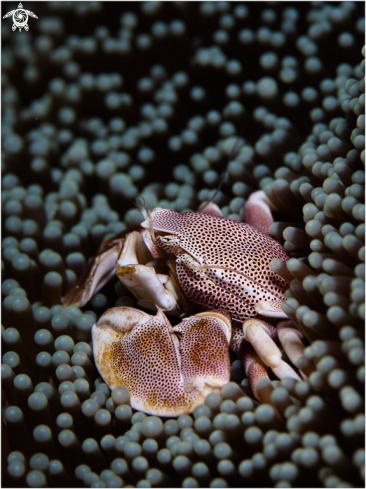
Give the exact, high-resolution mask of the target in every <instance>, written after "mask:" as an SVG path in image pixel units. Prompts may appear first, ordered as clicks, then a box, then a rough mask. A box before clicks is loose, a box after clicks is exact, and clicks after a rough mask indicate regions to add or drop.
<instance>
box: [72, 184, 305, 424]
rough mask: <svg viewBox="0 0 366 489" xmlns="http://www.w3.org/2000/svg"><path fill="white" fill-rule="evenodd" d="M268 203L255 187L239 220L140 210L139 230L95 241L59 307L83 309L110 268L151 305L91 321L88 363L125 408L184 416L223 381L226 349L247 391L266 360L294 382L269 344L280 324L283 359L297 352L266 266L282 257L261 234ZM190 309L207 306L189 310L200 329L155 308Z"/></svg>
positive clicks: (212, 213) (297, 340)
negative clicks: (124, 393)
mask: <svg viewBox="0 0 366 489" xmlns="http://www.w3.org/2000/svg"><path fill="white" fill-rule="evenodd" d="M270 206H271V207H273V206H272V204H271V203H270V202H269V201H268V199H267V198H266V196H265V195H264V193H263V192H261V191H260V192H255V193H254V194H252V195H251V197H250V199H249V200H248V202H247V203H246V205H245V209H244V210H245V217H246V221H247V222H246V223H241V222H238V221H233V220H231V219H226V218H224V217H222V216H221V215H220V211H219V210H218V208H216V206H212V205H211V206H208V207H206V208H204V209H203V211H202V212H187V213H184V214H179V213H177V212H173V211H170V210H166V209H161V208H156V209H154V210H153V211H152V212H151V213H147V212H146V211H144V215H145V221H144V222H143V223H142V224H141V227H142V230H141V231H140V232H137V231H133V232H132V233H129V234H127V235H126V236H125V237H123V238H116V239H114V240H110V241H109V242H108V243H107V244H105V245H104V247H103V245H102V250H101V251H102V252H101V254H100V255H99V256H98V257H97V258H96V259H95V261H94V262H93V264H92V266H91V269H90V271H89V275H88V278H87V281H86V283H85V284H84V286H83V287H79V288H77V289H75V290H74V291H72V293H71V294H69V295H68V296H67V297H66V298H65V300H66V304H71V303H72V304H75V305H83V304H84V303H86V302H87V301H88V300H89V299H90V298H91V296H92V295H93V294H95V293H96V292H97V291H98V290H99V289H100V288H101V286H103V285H104V284H105V283H106V281H107V280H108V279H109V278H110V277H111V275H112V273H113V270H114V268H115V272H116V274H117V275H118V277H119V278H120V280H121V281H122V283H123V284H124V285H125V286H126V287H128V289H129V290H130V291H131V292H132V293H133V294H134V295H135V297H136V298H137V299H138V304H139V305H141V306H143V307H146V308H151V309H156V308H157V309H158V314H157V315H156V316H149V315H146V314H145V313H142V312H141V311H135V313H132V312H131V309H130V308H115V309H110V310H109V311H107V312H106V313H105V314H103V315H102V316H101V318H100V319H99V321H98V323H97V324H96V325H95V326H94V327H93V332H92V334H93V349H94V356H95V361H96V364H97V367H98V369H99V371H100V373H101V375H102V376H103V377H104V379H105V380H106V382H107V384H108V385H109V386H110V387H111V388H114V387H115V386H116V385H121V384H122V385H126V386H127V387H128V388H129V389H130V392H131V405H132V406H133V407H135V408H136V409H141V410H143V411H146V412H149V413H153V414H158V415H173V414H175V415H178V414H181V413H183V412H191V411H192V410H193V409H194V407H195V406H196V405H197V404H199V403H200V402H202V399H203V397H202V396H205V395H207V394H208V393H209V392H210V391H212V390H215V389H217V388H219V387H221V386H222V385H224V384H225V383H226V382H228V380H229V361H228V346H229V345H230V347H231V348H232V349H233V350H234V351H235V352H236V353H237V354H238V356H239V358H240V359H241V361H242V363H243V365H244V368H245V370H246V373H247V375H248V377H249V380H250V382H251V386H252V389H253V391H254V394H255V395H256V390H255V386H256V382H257V380H258V379H259V378H261V377H263V376H267V372H266V368H265V367H266V366H267V367H269V368H271V369H272V371H273V372H274V373H275V374H276V375H277V376H278V377H279V378H283V377H286V376H291V377H293V378H295V379H298V380H300V377H299V376H298V374H297V373H296V372H295V371H294V370H293V369H292V367H290V365H289V364H287V363H286V362H284V361H283V360H282V356H281V351H280V349H279V348H278V346H277V345H278V344H279V342H278V336H277V331H276V327H275V326H276V324H277V323H279V322H280V321H281V320H282V322H281V326H280V329H281V333H280V335H279V338H280V340H281V339H283V338H286V341H282V343H283V346H284V348H285V349H286V351H287V353H288V356H289V358H291V360H292V361H293V362H296V360H297V358H298V357H299V356H301V354H302V351H303V349H304V346H303V344H302V342H301V334H300V333H299V332H298V331H297V329H296V327H295V326H294V325H293V323H292V322H291V321H285V322H284V321H283V319H284V318H286V319H287V316H286V315H285V314H284V312H283V311H282V308H281V305H282V303H283V301H284V300H285V299H286V297H285V291H286V289H287V287H288V284H287V283H286V282H285V280H284V279H283V278H281V277H280V276H279V275H277V274H276V273H275V272H273V271H272V270H271V268H270V262H271V261H272V260H273V259H280V260H282V261H287V260H288V256H287V254H286V253H285V251H284V250H283V248H282V246H281V245H280V244H279V243H278V242H277V241H276V240H274V239H273V238H271V237H270V236H269V234H268V229H269V226H270V225H271V223H272V222H273V218H272V215H271V212H270ZM197 305H199V306H201V310H202V309H204V310H206V311H207V312H206V313H204V315H198V318H199V319H198V323H199V328H198V327H197V326H196V322H197V315H196V316H194V317H193V318H191V319H189V320H187V319H184V320H183V322H182V323H181V324H179V325H178V326H175V327H174V328H173V327H171V326H170V325H169V323H168V322H167V319H166V317H165V315H164V314H163V313H162V312H161V311H166V312H167V313H169V314H175V315H187V314H188V312H189V310H190V309H192V308H193V309H194V308H196V309H197ZM132 311H133V310H132ZM210 311H211V312H210ZM131 314H132V315H133V317H134V319H133V320H131V319H130V318H131V317H132V316H131ZM111 315H112V316H113V317H114V320H113V321H112V322H111V317H112V316H111ZM228 317H230V318H231V320H232V326H230V322H229V321H228ZM117 318H118V319H117ZM195 318H196V319H195ZM189 321H192V323H189ZM112 323H113V324H112ZM101 330H103V332H102V333H101ZM198 331H199V333H198ZM149 338H151V339H152V338H154V340H151V341H149ZM157 338H159V339H157ZM199 338H202V339H203V338H204V341H200V340H199ZM276 343H277V344H276ZM112 344H113V348H112V346H111V345H112ZM118 345H120V346H118ZM162 345H164V347H163V346H162ZM112 350H113V352H114V353H113V355H112V353H111V351H112ZM118 351H119V353H118ZM168 351H169V353H168ZM224 351H226V354H224V353H223V352H224ZM126 352H127V353H126ZM187 352H189V354H188V356H187ZM192 355H193V356H192ZM173 357H174V358H175V359H176V360H175V362H172V361H171V358H173ZM116 358H118V361H116V360H115V359H116ZM133 359H135V361H133ZM208 359H210V360H208ZM149 362H150V363H149ZM173 364H174V365H173ZM208 364H209V368H208ZM147 365H149V367H147ZM187 369H188V370H187ZM187 371H189V372H190V374H189V375H188V377H187ZM224 372H225V374H224ZM145 378H146V379H149V380H148V382H147V381H146V382H147V383H145V382H144V380H143V379H145ZM187 378H188V379H189V380H187ZM131 379H132V380H131ZM173 379H176V380H173ZM177 379H179V382H178V380H177ZM177 382H178V383H177ZM142 384H143V385H145V384H146V385H145V388H147V385H148V391H143V386H142ZM178 384H179V387H178ZM177 389H178V390H177ZM154 399H155V401H154ZM154 402H155V404H154Z"/></svg>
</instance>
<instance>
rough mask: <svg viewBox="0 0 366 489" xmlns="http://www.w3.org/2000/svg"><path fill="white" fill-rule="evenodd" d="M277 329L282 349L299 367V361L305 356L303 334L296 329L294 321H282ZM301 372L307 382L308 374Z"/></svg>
mask: <svg viewBox="0 0 366 489" xmlns="http://www.w3.org/2000/svg"><path fill="white" fill-rule="evenodd" d="M276 329H277V336H278V339H279V341H280V343H281V346H282V348H283V349H284V350H285V352H286V353H287V355H288V357H289V359H290V360H291V362H292V363H293V364H294V365H297V361H298V359H299V358H300V357H302V356H303V355H304V351H305V345H304V343H303V342H302V340H303V339H304V336H303V334H302V333H301V332H300V331H299V330H298V329H297V328H296V326H295V324H294V323H293V322H292V321H281V322H280V323H279V324H277V328H276ZM300 372H301V376H302V377H303V378H304V380H306V379H307V376H306V374H305V373H304V372H302V371H301V370H300Z"/></svg>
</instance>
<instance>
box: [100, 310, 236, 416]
mask: <svg viewBox="0 0 366 489" xmlns="http://www.w3.org/2000/svg"><path fill="white" fill-rule="evenodd" d="M230 336H231V322H230V320H229V319H228V318H227V317H226V316H225V315H223V314H221V313H219V312H207V313H200V314H197V315H195V316H192V317H191V318H189V319H185V320H183V321H182V322H181V323H180V324H178V325H177V326H175V327H172V326H171V325H170V323H169V321H168V320H167V318H166V316H165V314H164V313H163V312H162V311H160V310H159V311H158V313H157V314H156V316H150V315H149V314H146V313H144V312H142V311H139V310H136V309H133V308H130V307H116V308H113V309H109V310H108V311H106V312H105V313H104V314H103V315H102V316H101V317H100V319H99V321H98V322H97V324H95V325H94V326H93V329H92V338H93V352H94V359H95V362H96V365H97V367H98V369H99V372H100V374H101V375H102V377H103V378H104V380H105V382H106V383H107V384H108V386H109V387H110V388H111V389H114V388H115V387H117V386H119V385H124V386H126V387H127V388H128V389H129V391H130V396H131V406H132V407H133V408H135V409H138V410H140V411H144V412H145V413H149V414H154V415H158V416H179V415H181V414H185V413H190V412H192V411H193V409H194V408H195V407H196V406H197V405H198V404H202V403H203V401H204V398H205V397H206V396H207V394H209V393H211V392H220V389H221V387H222V386H223V385H224V384H226V383H227V382H229V380H230V357H229V349H228V343H229V340H230Z"/></svg>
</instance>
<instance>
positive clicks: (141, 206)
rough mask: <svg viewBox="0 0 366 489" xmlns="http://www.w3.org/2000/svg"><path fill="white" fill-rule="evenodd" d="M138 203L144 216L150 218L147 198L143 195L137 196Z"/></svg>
mask: <svg viewBox="0 0 366 489" xmlns="http://www.w3.org/2000/svg"><path fill="white" fill-rule="evenodd" d="M136 205H137V207H138V208H139V209H140V212H141V214H142V215H143V216H144V218H145V219H146V220H149V217H150V216H149V215H148V212H147V210H146V206H145V199H144V198H143V197H141V195H140V196H138V197H136Z"/></svg>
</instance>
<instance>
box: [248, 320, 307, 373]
mask: <svg viewBox="0 0 366 489" xmlns="http://www.w3.org/2000/svg"><path fill="white" fill-rule="evenodd" d="M243 332H244V337H245V339H246V340H247V341H249V343H250V344H251V345H252V346H253V348H254V349H255V351H256V353H257V354H258V356H259V358H260V359H261V360H262V362H263V363H264V364H265V365H267V367H269V368H270V369H271V370H272V372H273V373H274V374H275V375H276V376H277V377H278V378H280V379H283V378H285V377H292V378H293V379H296V380H302V379H301V378H300V377H299V376H298V375H297V373H296V372H295V371H294V369H293V368H291V367H290V365H289V364H288V363H286V362H284V361H283V360H282V355H281V350H280V349H279V348H278V346H277V345H276V343H275V342H274V341H273V339H272V338H271V337H270V335H269V334H268V331H267V328H266V325H265V323H264V322H263V321H260V320H257V319H247V320H246V321H244V323H243Z"/></svg>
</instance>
